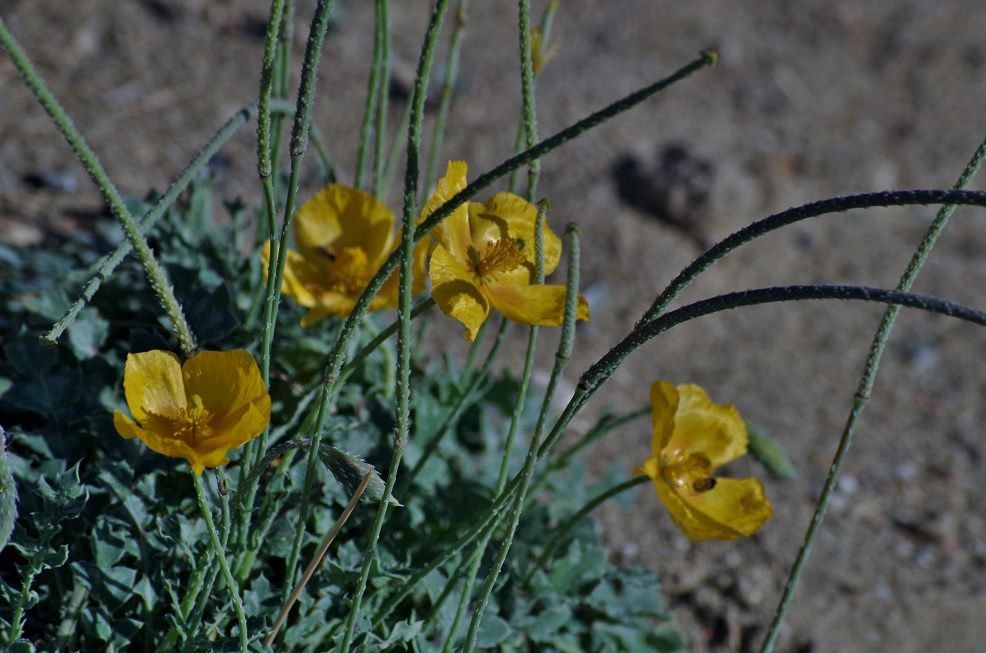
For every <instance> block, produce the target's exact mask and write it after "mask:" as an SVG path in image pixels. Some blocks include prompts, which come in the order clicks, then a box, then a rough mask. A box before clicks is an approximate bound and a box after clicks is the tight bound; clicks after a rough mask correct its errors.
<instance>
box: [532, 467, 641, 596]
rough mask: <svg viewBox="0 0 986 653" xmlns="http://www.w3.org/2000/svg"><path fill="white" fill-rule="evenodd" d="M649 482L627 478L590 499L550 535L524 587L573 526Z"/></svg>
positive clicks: (637, 477) (639, 478)
mask: <svg viewBox="0 0 986 653" xmlns="http://www.w3.org/2000/svg"><path fill="white" fill-rule="evenodd" d="M649 480H650V478H648V477H647V476H634V477H633V478H629V479H627V480H625V481H623V482H622V483H620V484H618V485H615V486H613V487H611V488H609V489H608V490H606V491H605V492H600V493H599V494H598V495H596V496H595V497H593V498H592V499H590V500H589V501H588V502H587V503H586V504H585V505H584V506H582V508H581V509H580V510H579V511H578V512H576V513H575V514H574V515H572V516H571V517H569V518H568V519H566V520H565V523H563V524H562V525H561V526H559V527H558V528H556V529H555V530H554V532H553V533H552V535H551V539H550V540H548V543H547V544H546V545H545V547H544V551H543V552H542V553H541V555H540V556H538V559H537V561H536V562H535V563H534V566H533V567H532V568H531V571H530V573H529V574H527V578H525V579H524V584H525V585H529V584H530V582H531V578H532V577H533V576H534V573H535V572H536V571H537V570H538V569H541V568H542V567H544V565H545V564H547V562H548V561H549V560H551V558H552V556H554V554H555V551H557V550H558V547H559V546H561V544H562V542H564V541H565V538H566V537H567V536H568V534H569V533H570V532H571V531H572V529H573V528H575V525H576V524H578V523H579V522H580V521H582V518H583V517H585V516H586V515H588V514H589V513H590V512H592V511H593V510H595V509H596V508H598V507H599V506H601V505H602V504H603V503H605V502H606V501H608V500H609V499H611V498H612V497H615V496H616V495H618V494H621V493H623V492H625V491H627V490H629V489H631V488H635V487H637V486H638V485H642V484H644V483H646V482H647V481H649Z"/></svg>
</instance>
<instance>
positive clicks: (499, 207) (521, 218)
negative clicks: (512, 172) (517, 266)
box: [470, 193, 561, 275]
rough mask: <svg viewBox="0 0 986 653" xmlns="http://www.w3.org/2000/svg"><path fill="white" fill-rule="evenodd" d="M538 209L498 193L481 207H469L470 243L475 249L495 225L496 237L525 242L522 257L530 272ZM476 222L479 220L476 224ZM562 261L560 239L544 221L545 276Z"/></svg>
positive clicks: (534, 262)
mask: <svg viewBox="0 0 986 653" xmlns="http://www.w3.org/2000/svg"><path fill="white" fill-rule="evenodd" d="M537 213H538V210H537V207H536V206H534V205H533V204H531V203H530V202H528V201H527V200H525V199H524V198H522V197H520V196H518V195H514V194H513V193H497V194H496V195H494V196H493V197H492V198H490V201H488V202H487V203H486V204H485V205H484V204H475V203H474V204H470V221H471V222H472V223H473V242H474V243H476V244H477V245H478V244H480V243H483V242H485V240H484V238H488V237H490V236H491V234H490V231H491V229H490V226H489V224H490V223H493V224H496V225H497V230H498V231H499V232H500V234H499V235H493V236H492V237H494V238H503V237H505V236H509V237H510V238H515V239H518V240H522V241H523V242H524V245H525V247H524V254H525V255H526V257H527V262H528V263H530V264H531V266H532V268H533V266H534V265H535V264H536V260H535V253H536V252H535V248H534V226H535V224H536V223H537ZM477 218H482V221H478V220H477ZM560 258H561V239H560V238H558V236H557V235H555V233H554V232H553V231H552V230H551V228H550V227H549V226H548V224H547V221H545V225H544V273H545V275H548V274H551V273H552V272H554V271H555V268H556V267H558V261H559V260H560Z"/></svg>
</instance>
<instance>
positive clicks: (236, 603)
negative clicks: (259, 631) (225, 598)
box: [192, 472, 249, 653]
mask: <svg viewBox="0 0 986 653" xmlns="http://www.w3.org/2000/svg"><path fill="white" fill-rule="evenodd" d="M192 481H193V482H194V484H195V496H196V497H197V498H198V500H199V508H200V509H201V510H202V518H203V519H205V525H206V527H207V528H208V530H209V539H210V541H211V542H212V550H213V551H214V552H215V554H216V558H217V559H218V560H219V568H220V569H221V570H222V573H223V578H225V579H226V588H227V589H228V590H229V596H230V599H232V602H233V612H235V613H236V621H237V623H238V624H239V628H240V651H242V652H243V653H246V651H247V644H248V636H249V633H248V632H247V625H246V615H245V614H244V613H243V601H242V600H241V599H240V590H239V587H237V585H236V580H235V579H234V578H233V574H231V573H230V571H229V564H228V563H227V562H226V551H225V550H224V548H223V544H222V542H220V541H219V534H218V533H217V532H216V525H215V524H214V523H213V521H212V510H211V508H210V507H209V499H208V497H206V495H205V488H204V487H202V478H201V477H200V476H199V475H198V474H196V473H195V472H192Z"/></svg>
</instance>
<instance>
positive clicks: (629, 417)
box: [528, 408, 651, 497]
mask: <svg viewBox="0 0 986 653" xmlns="http://www.w3.org/2000/svg"><path fill="white" fill-rule="evenodd" d="M650 412H651V409H650V408H641V409H639V410H635V411H633V412H632V413H627V414H626V415H621V416H619V417H612V415H608V414H607V415H604V416H603V418H602V419H600V420H599V422H597V423H596V425H595V426H593V427H592V428H591V429H590V430H589V432H588V433H586V434H585V435H583V436H582V437H581V438H580V439H579V441H578V442H576V443H575V444H573V445H572V446H571V447H569V448H568V449H566V450H565V453H563V454H561V455H560V456H558V457H557V458H555V459H554V460H552V461H550V462H549V463H548V464H547V465H546V466H545V469H544V472H543V473H542V474H541V475H540V476H538V478H537V479H535V481H534V483H533V484H532V485H531V489H530V491H529V492H528V494H529V495H530V496H532V497H536V496H537V495H538V494H540V491H541V489H542V488H543V487H544V486H545V485H546V484H547V482H548V480H549V479H550V478H551V474H553V473H554V472H556V471H559V470H562V469H565V468H566V467H568V464H569V463H570V462H571V461H572V459H573V458H575V456H577V455H578V454H579V453H580V452H581V451H584V450H585V448H586V447H589V446H591V445H592V444H594V443H596V442H598V441H599V440H601V439H602V438H604V437H606V436H607V435H609V434H610V433H612V432H613V431H614V430H616V429H618V428H620V427H621V426H624V425H625V424H629V423H630V422H633V421H636V420H638V419H640V418H641V417H646V416H647V415H650Z"/></svg>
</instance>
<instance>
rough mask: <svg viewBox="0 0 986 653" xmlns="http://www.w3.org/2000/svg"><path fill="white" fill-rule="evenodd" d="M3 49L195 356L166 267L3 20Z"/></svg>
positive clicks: (189, 352) (0, 22)
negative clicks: (120, 231)
mask: <svg viewBox="0 0 986 653" xmlns="http://www.w3.org/2000/svg"><path fill="white" fill-rule="evenodd" d="M0 48H3V49H4V50H6V51H7V54H8V55H10V59H11V61H13V63H14V66H15V67H16V68H17V71H18V72H19V73H20V74H21V77H22V78H23V79H24V83H25V84H26V85H27V87H28V88H29V89H30V90H31V92H32V93H34V97H35V98H37V100H38V102H39V103H40V104H41V106H42V107H43V108H44V110H45V111H46V112H47V113H48V115H49V116H50V117H51V119H52V122H54V123H55V126H56V127H57V128H58V131H59V132H61V134H62V136H63V137H64V138H65V140H66V142H68V144H69V147H71V148H72V151H73V152H74V153H75V156H76V158H77V159H78V160H79V162H80V163H81V164H82V166H83V167H84V168H85V169H86V172H87V173H89V177H90V179H92V181H93V183H95V184H96V187H97V188H98V189H99V192H100V193H101V194H102V195H103V199H104V200H105V201H106V204H107V205H108V206H109V208H110V211H111V212H112V213H113V215H114V216H115V217H116V219H117V220H119V222H120V225H121V226H122V227H123V231H124V233H125V234H126V236H127V239H128V240H129V241H130V244H131V245H132V246H133V248H134V252H136V254H137V258H138V259H140V262H141V265H143V266H144V271H145V272H146V274H147V279H148V281H149V282H150V284H151V288H153V289H154V293H155V294H156V295H157V297H158V301H160V302H161V307H162V308H164V311H165V313H167V314H168V317H169V318H170V319H171V323H172V325H173V327H174V329H175V334H176V335H177V336H178V342H179V343H180V344H181V348H182V351H184V352H185V355H186V356H189V357H191V356H194V355H195V350H196V348H197V345H196V344H195V336H194V335H193V334H192V330H191V328H190V327H189V326H188V321H187V320H186V319H185V313H184V311H182V308H181V304H179V303H178V300H177V299H176V298H175V293H174V289H173V288H172V287H171V283H170V282H169V281H168V276H167V274H166V273H165V271H164V268H162V267H161V265H160V264H159V263H158V262H157V259H155V258H154V253H153V252H151V248H150V247H149V246H148V245H147V241H146V240H144V236H143V235H142V234H141V232H140V228H139V227H138V226H137V223H136V221H134V218H133V216H132V215H131V214H130V211H129V210H128V209H127V206H126V204H125V203H124V202H123V198H122V197H120V193H119V191H117V189H116V186H114V185H113V182H112V181H111V180H110V178H109V176H108V175H107V174H106V170H104V169H103V166H102V164H100V162H99V159H98V158H97V157H96V153H95V152H93V151H92V148H90V147H89V145H88V144H87V143H86V141H85V139H84V138H83V137H82V134H81V133H79V131H78V130H77V129H76V128H75V125H74V124H73V123H72V119H71V118H69V116H68V114H67V113H65V109H64V108H63V107H62V105H61V104H59V102H58V100H56V99H55V96H54V95H52V93H51V91H50V90H48V87H47V86H46V85H45V83H44V80H42V79H41V76H40V75H38V73H37V71H36V70H35V69H34V66H33V65H32V64H31V62H30V61H29V60H28V58H27V55H25V54H24V50H22V49H21V47H20V45H19V44H18V43H17V41H16V39H14V36H13V35H12V34H11V33H10V32H9V31H8V30H7V26H6V25H5V24H4V22H3V20H0Z"/></svg>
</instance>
